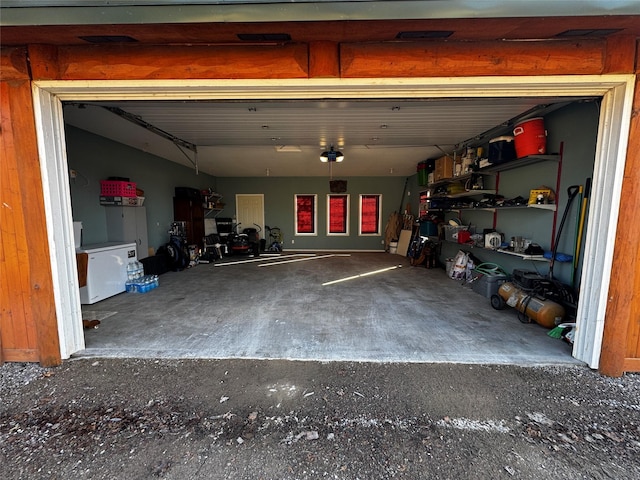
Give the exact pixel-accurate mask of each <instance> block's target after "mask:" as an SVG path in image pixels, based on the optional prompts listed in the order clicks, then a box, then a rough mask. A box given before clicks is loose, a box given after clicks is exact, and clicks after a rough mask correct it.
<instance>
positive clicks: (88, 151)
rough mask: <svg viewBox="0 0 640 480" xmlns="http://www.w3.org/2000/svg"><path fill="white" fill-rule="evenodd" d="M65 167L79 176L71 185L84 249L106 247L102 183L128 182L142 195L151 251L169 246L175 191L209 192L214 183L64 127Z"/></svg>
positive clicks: (104, 139) (74, 212) (84, 132)
mask: <svg viewBox="0 0 640 480" xmlns="http://www.w3.org/2000/svg"><path fill="white" fill-rule="evenodd" d="M65 128H66V136H67V138H66V142H67V161H68V163H69V168H70V169H73V170H75V171H76V172H77V177H76V178H75V179H70V190H71V203H72V208H73V219H74V220H75V221H80V222H82V225H83V232H82V235H83V243H84V244H90V243H100V242H106V241H107V225H106V216H105V208H109V207H104V206H102V205H100V199H99V197H100V180H104V179H106V178H107V177H110V176H116V177H125V178H130V179H131V181H132V182H136V184H137V186H138V188H141V189H142V190H144V194H145V202H144V205H145V206H146V207H147V230H148V234H149V246H150V247H153V248H155V249H156V250H157V249H158V247H159V246H161V245H164V244H165V243H167V242H168V241H169V236H168V233H167V231H168V230H169V227H170V226H171V222H173V196H174V189H175V187H183V186H188V187H194V188H199V189H202V188H209V187H213V186H214V185H215V177H213V176H211V175H206V174H203V173H200V174H199V175H196V173H195V170H194V169H193V168H189V167H184V166H181V165H178V164H176V163H174V162H170V161H168V160H165V159H163V158H160V157H156V156H154V155H151V154H148V153H145V152H142V151H140V150H136V149H134V148H131V147H128V146H126V145H123V144H121V143H118V142H114V141H112V140H109V139H107V138H104V137H101V136H98V135H94V134H92V133H89V132H87V131H85V130H81V129H78V128H75V127H71V126H69V125H67V126H66V127H65Z"/></svg>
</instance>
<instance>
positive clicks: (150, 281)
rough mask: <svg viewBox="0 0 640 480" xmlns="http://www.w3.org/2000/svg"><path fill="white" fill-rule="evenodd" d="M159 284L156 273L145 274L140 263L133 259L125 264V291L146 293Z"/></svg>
mask: <svg viewBox="0 0 640 480" xmlns="http://www.w3.org/2000/svg"><path fill="white" fill-rule="evenodd" d="M159 285H160V281H159V279H158V275H145V274H144V267H143V265H142V263H140V262H138V261H137V260H134V261H132V262H129V263H128V264H127V282H126V284H125V289H126V291H127V292H136V293H147V292H148V291H150V290H153V289H154V288H156V287H158V286H159Z"/></svg>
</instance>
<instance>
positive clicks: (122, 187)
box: [100, 180, 136, 197]
mask: <svg viewBox="0 0 640 480" xmlns="http://www.w3.org/2000/svg"><path fill="white" fill-rule="evenodd" d="M100 195H102V196H105V197H135V196H136V184H135V182H122V181H120V180H100Z"/></svg>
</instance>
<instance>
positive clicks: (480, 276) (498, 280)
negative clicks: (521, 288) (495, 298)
mask: <svg viewBox="0 0 640 480" xmlns="http://www.w3.org/2000/svg"><path fill="white" fill-rule="evenodd" d="M475 275H477V277H476V279H475V280H474V281H473V283H472V284H471V288H472V289H473V291H474V292H476V293H479V294H480V295H482V296H484V297H487V298H491V296H492V295H497V293H498V289H499V288H500V285H502V284H503V283H504V282H506V281H507V276H506V275H502V274H494V275H489V274H485V273H476V274H475Z"/></svg>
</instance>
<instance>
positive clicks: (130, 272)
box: [127, 262, 136, 281]
mask: <svg viewBox="0 0 640 480" xmlns="http://www.w3.org/2000/svg"><path fill="white" fill-rule="evenodd" d="M135 268H136V266H135V265H134V264H133V262H129V263H127V280H128V281H132V280H133V279H134V278H135Z"/></svg>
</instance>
